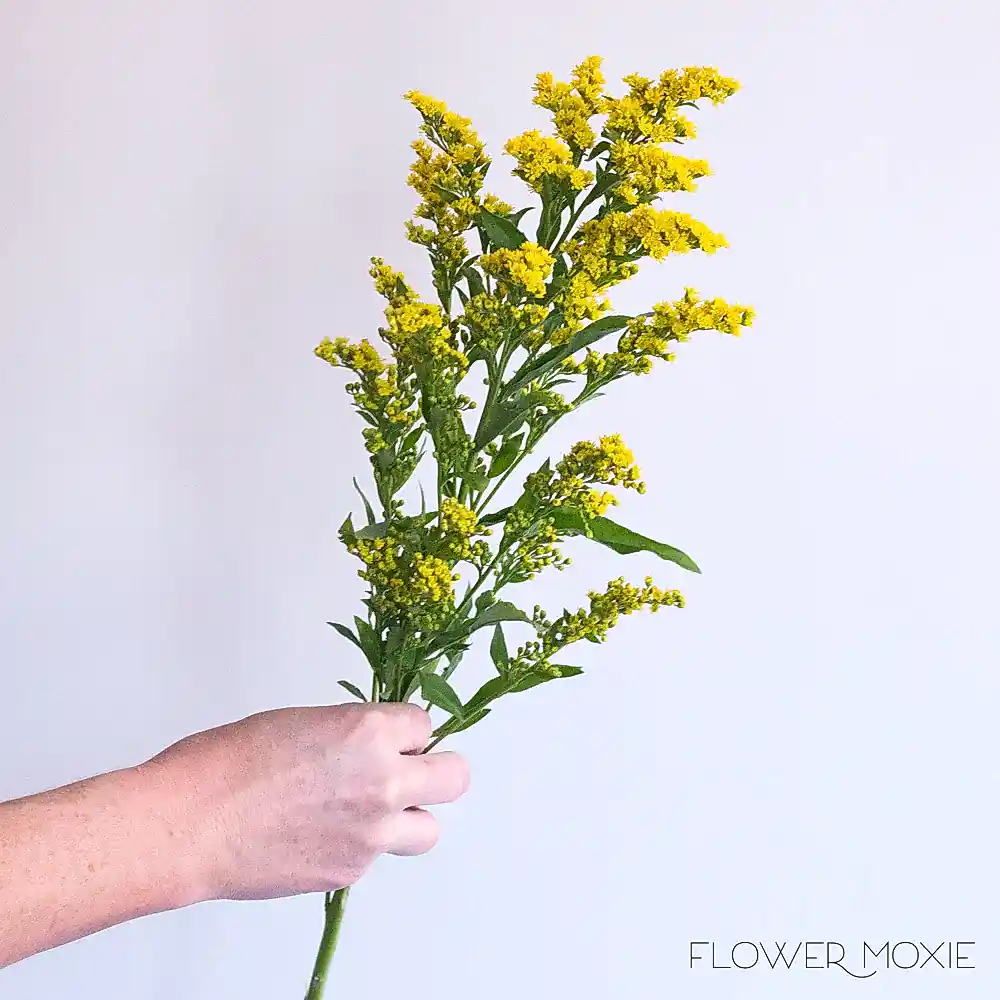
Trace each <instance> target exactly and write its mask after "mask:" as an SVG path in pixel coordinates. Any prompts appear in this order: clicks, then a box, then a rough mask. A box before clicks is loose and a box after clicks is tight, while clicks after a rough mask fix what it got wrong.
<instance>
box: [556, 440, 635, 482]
mask: <svg viewBox="0 0 1000 1000" xmlns="http://www.w3.org/2000/svg"><path fill="white" fill-rule="evenodd" d="M556 471H557V472H558V473H559V474H560V475H561V476H564V477H572V476H577V477H579V478H580V479H582V480H583V481H584V482H587V483H604V484H605V485H607V486H622V487H624V488H625V489H627V490H636V491H637V492H638V493H645V492H646V486H645V483H643V482H642V479H641V478H640V477H641V475H642V473H641V472H640V471H639V467H638V466H637V465H636V464H635V456H634V455H633V454H632V452H631V450H630V449H629V448H628V446H627V445H626V444H625V442H624V441H623V440H622V437H621V435H620V434H606V435H605V436H604V437H602V438H601V439H600V440H599V441H598V442H597V444H594V442H593V441H579V442H577V443H576V444H575V445H573V447H572V448H571V449H570V450H569V453H568V454H567V455H566V457H565V458H564V459H563V460H562V461H561V462H559V464H558V465H557V466H556Z"/></svg>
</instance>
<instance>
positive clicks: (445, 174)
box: [404, 91, 490, 268]
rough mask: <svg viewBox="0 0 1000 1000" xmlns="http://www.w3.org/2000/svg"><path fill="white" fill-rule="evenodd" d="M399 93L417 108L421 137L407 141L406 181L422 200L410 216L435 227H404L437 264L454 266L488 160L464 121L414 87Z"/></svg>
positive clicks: (463, 250) (464, 248) (465, 252)
mask: <svg viewBox="0 0 1000 1000" xmlns="http://www.w3.org/2000/svg"><path fill="white" fill-rule="evenodd" d="M404 97H405V98H406V100H408V101H409V102H410V104H412V105H413V106H414V107H415V108H416V109H417V111H419V112H420V115H421V117H422V119H423V122H422V124H421V126H420V130H421V131H422V132H423V133H424V135H425V136H426V137H427V138H426V139H417V140H415V141H414V142H413V144H412V148H413V151H414V152H415V153H416V154H417V158H416V160H414V162H413V164H412V165H411V167H410V176H409V179H408V183H409V185H410V187H412V188H413V189H414V190H415V191H416V192H417V194H419V195H420V197H421V199H422V201H421V204H420V205H419V206H418V207H417V210H416V212H415V213H414V214H415V215H416V217H417V218H420V219H428V220H430V221H431V222H433V223H434V224H435V226H436V227H437V232H434V231H433V230H431V229H428V228H427V227H426V226H420V225H417V224H415V223H412V222H411V223H408V224H407V227H406V228H407V235H408V237H409V239H410V240H411V241H413V242H414V243H419V244H421V245H423V246H427V247H433V249H434V251H435V253H436V254H437V255H438V256H439V258H440V264H441V265H442V266H444V267H445V268H455V267H458V266H459V265H460V264H461V263H462V261H463V260H464V259H465V258H466V256H467V255H468V247H467V245H466V242H465V239H464V238H463V237H462V235H461V234H462V233H464V232H465V231H466V230H467V229H468V228H469V227H470V226H471V225H472V221H473V219H474V218H475V215H476V212H477V211H478V210H479V203H480V191H481V189H482V186H483V178H484V177H485V175H486V170H487V168H488V167H489V163H490V159H489V157H488V156H487V155H486V151H485V147H484V145H483V142H482V140H481V139H480V138H479V136H478V135H477V134H476V133H475V132H474V131H473V129H472V127H471V124H472V123H471V120H470V119H468V118H465V117H463V116H462V115H459V114H456V113H455V112H453V111H449V110H448V107H447V105H446V104H445V103H444V102H443V101H439V100H437V99H436V98H433V97H430V96H428V95H427V94H422V93H420V92H419V91H410V92H409V93H407V94H405V95H404ZM428 139H429V140H430V141H429V142H428Z"/></svg>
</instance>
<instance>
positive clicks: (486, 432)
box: [475, 396, 533, 449]
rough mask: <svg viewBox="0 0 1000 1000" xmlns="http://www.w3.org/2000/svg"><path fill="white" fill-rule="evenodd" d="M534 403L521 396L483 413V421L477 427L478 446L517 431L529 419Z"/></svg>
mask: <svg viewBox="0 0 1000 1000" xmlns="http://www.w3.org/2000/svg"><path fill="white" fill-rule="evenodd" d="M532 405H533V403H532V402H529V401H528V398H527V397H524V396H521V397H518V398H517V399H512V400H508V401H507V402H505V403H500V404H498V405H497V406H494V407H492V408H491V409H490V410H489V412H486V413H484V414H483V422H482V423H481V424H480V425H479V427H478V428H477V429H476V439H475V444H476V446H477V447H478V448H480V449H482V448H484V447H485V446H486V445H488V444H489V443H490V442H491V441H493V440H495V439H496V438H498V437H502V436H503V435H505V434H510V433H513V432H514V431H516V430H517V429H518V428H519V427H520V426H521V424H523V423H524V421H525V420H527V418H528V414H529V413H530V412H531V408H532Z"/></svg>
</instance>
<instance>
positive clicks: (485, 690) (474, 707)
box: [465, 677, 511, 712]
mask: <svg viewBox="0 0 1000 1000" xmlns="http://www.w3.org/2000/svg"><path fill="white" fill-rule="evenodd" d="M510 683H511V682H510V680H509V679H508V678H506V677H492V678H491V679H490V680H488V681H487V682H486V683H485V684H484V685H483V686H482V687H481V688H480V689H479V690H478V691H477V692H476V693H475V694H474V695H473V696H472V697H471V698H470V699H469V701H468V703H467V704H466V706H465V710H466V712H478V711H479V710H480V709H481V708H482V707H483V706H484V705H488V704H489V703H490V702H491V701H496V699H497V698H500V697H502V696H503V695H505V694H506V693H507V692H508V691H509V690H510Z"/></svg>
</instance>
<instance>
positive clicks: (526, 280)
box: [479, 243, 555, 298]
mask: <svg viewBox="0 0 1000 1000" xmlns="http://www.w3.org/2000/svg"><path fill="white" fill-rule="evenodd" d="M554 264H555V258H554V257H553V256H552V254H550V253H549V252H548V250H546V249H545V248H544V247H541V246H539V245H538V244H537V243H525V244H524V246H522V247H519V248H518V249H517V250H507V249H505V248H501V249H499V250H494V251H493V252H492V253H488V254H484V255H483V256H482V257H480V258H479V266H480V268H481V269H482V271H483V273H484V274H489V275H492V277H494V278H496V279H497V281H499V282H500V283H501V284H502V285H505V286H509V285H513V286H516V287H517V288H521V289H523V290H524V291H525V292H527V294H528V295H533V296H537V297H538V298H541V297H542V296H543V295H544V294H545V280H546V278H548V277H549V275H550V274H551V273H552V267H553V265H554Z"/></svg>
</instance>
